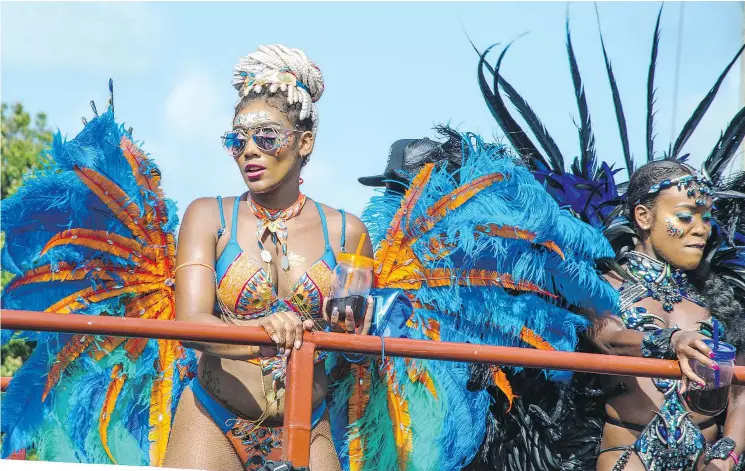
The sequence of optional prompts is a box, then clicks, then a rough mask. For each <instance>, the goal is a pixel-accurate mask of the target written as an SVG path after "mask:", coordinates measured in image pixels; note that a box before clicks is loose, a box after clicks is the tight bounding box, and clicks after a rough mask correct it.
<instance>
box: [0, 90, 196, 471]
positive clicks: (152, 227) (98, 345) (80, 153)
mask: <svg viewBox="0 0 745 471" xmlns="http://www.w3.org/2000/svg"><path fill="white" fill-rule="evenodd" d="M109 90H110V91H111V92H112V95H111V99H110V101H109V106H108V109H107V111H106V112H105V113H103V114H102V115H100V116H99V115H98V113H97V112H96V107H95V105H94V104H93V102H91V106H92V108H93V112H94V113H95V114H96V117H95V118H94V119H92V120H91V121H90V122H87V123H85V119H84V120H83V121H84V123H85V127H84V128H83V130H82V131H81V132H80V134H78V135H77V137H75V139H73V140H71V141H65V140H64V139H63V138H62V136H61V135H60V134H59V133H57V135H55V137H54V142H53V144H52V147H51V149H49V150H48V151H47V152H46V157H47V159H46V163H45V166H44V168H43V169H42V170H41V171H39V172H38V173H36V174H33V175H30V176H28V177H27V178H26V179H25V181H24V184H23V185H22V186H21V188H20V189H19V190H18V192H17V193H16V194H15V195H13V196H11V197H10V198H7V199H6V200H4V201H3V202H2V223H3V231H4V232H5V246H4V247H3V253H2V257H3V258H2V261H3V269H4V270H7V271H11V272H13V273H14V274H15V275H16V277H15V278H14V279H13V280H12V281H11V282H10V283H9V284H8V285H7V286H6V287H5V289H4V291H3V297H2V305H3V308H5V309H26V310H34V311H46V312H54V313H58V314H60V315H64V314H68V313H74V314H86V315H102V316H118V317H132V318H141V319H161V320H170V319H174V316H175V307H174V302H175V296H174V288H173V285H174V283H173V280H174V274H173V269H174V267H175V263H174V260H175V236H174V232H175V228H176V226H177V224H178V218H177V216H176V208H175V205H174V204H173V202H172V201H170V200H168V199H166V198H165V197H164V196H163V193H162V191H161V189H160V171H159V170H158V168H157V166H156V165H155V163H154V162H153V161H152V160H150V159H149V158H148V157H147V156H146V155H145V154H144V153H143V152H142V150H141V149H140V148H139V146H138V145H137V143H135V142H134V141H133V140H132V130H131V128H130V129H129V130H128V131H127V130H125V129H124V128H123V127H122V126H121V125H119V124H117V123H116V122H115V121H114V107H113V89H112V84H111V81H110V82H109ZM2 334H3V343H5V342H6V341H8V339H9V338H11V337H12V336H15V337H17V338H24V339H27V340H33V341H36V343H37V346H36V349H35V350H34V352H33V354H32V355H31V357H30V358H29V359H28V360H27V361H26V362H25V363H24V364H23V366H22V367H21V368H20V370H18V371H17V372H16V374H15V375H14V376H13V379H12V381H11V382H10V386H9V388H8V390H7V392H6V393H5V395H4V396H3V401H2V432H3V434H4V437H3V444H2V456H3V457H4V458H5V457H7V456H9V455H10V454H12V453H14V452H17V451H19V450H23V449H26V448H33V449H35V451H36V456H37V458H38V459H41V460H50V461H71V462H88V463H112V462H113V463H119V464H135V465H148V464H149V465H153V466H157V465H160V464H161V463H162V462H163V458H164V456H165V449H166V444H167V442H168V436H169V432H170V428H171V420H172V413H173V411H175V408H176V404H177V401H178V398H179V396H180V394H181V391H182V390H183V387H184V386H185V384H186V382H187V381H188V380H189V379H190V378H191V377H193V375H194V373H195V371H196V360H195V357H194V354H193V352H192V351H190V350H185V349H184V348H183V347H182V346H181V344H180V343H179V342H174V341H168V340H148V339H126V338H120V337H107V336H91V335H72V334H60V333H53V332H49V333H47V332H41V333H33V332H20V333H14V332H10V331H5V330H4V331H2Z"/></svg>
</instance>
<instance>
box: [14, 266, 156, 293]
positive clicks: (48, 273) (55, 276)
mask: <svg viewBox="0 0 745 471" xmlns="http://www.w3.org/2000/svg"><path fill="white" fill-rule="evenodd" d="M91 271H96V272H98V275H97V276H98V278H99V279H101V280H104V281H113V280H114V278H113V277H112V276H110V274H111V273H115V274H117V275H119V277H120V278H121V279H125V280H126V279H127V278H136V279H138V280H143V279H146V280H149V281H156V280H162V279H163V277H162V276H153V275H152V273H151V272H150V271H149V270H144V269H142V268H126V267H121V266H114V265H107V264H105V263H104V262H102V261H100V260H89V261H87V262H86V263H85V265H81V266H77V265H73V264H70V263H65V262H62V263H60V264H59V265H58V266H57V268H56V269H54V270H53V269H52V266H51V265H43V266H40V267H37V268H34V269H33V270H29V271H28V272H26V273H25V274H24V275H23V276H19V277H16V278H14V279H13V281H12V282H11V283H10V284H9V285H8V288H7V289H15V288H18V287H19V286H25V285H28V284H32V283H45V282H48V281H75V280H82V279H85V277H86V276H87V275H88V273H90V272H91Z"/></svg>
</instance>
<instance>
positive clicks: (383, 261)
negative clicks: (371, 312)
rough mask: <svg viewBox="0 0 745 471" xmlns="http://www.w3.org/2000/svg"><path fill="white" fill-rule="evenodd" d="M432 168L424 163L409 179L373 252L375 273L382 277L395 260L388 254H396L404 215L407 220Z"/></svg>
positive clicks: (432, 166)
mask: <svg viewBox="0 0 745 471" xmlns="http://www.w3.org/2000/svg"><path fill="white" fill-rule="evenodd" d="M433 169H434V164H427V165H425V166H424V167H422V169H421V170H420V171H419V173H418V174H417V175H416V177H414V179H413V180H412V181H411V185H409V189H408V190H406V194H405V195H404V197H403V199H402V200H401V206H400V208H399V209H398V211H396V214H395V215H394V216H393V219H392V220H391V224H390V225H389V227H388V231H387V232H386V236H385V239H383V240H382V241H381V242H380V246H379V248H378V250H377V253H376V254H375V265H376V266H375V273H376V274H377V276H378V277H380V278H382V279H386V278H387V276H388V274H389V273H390V271H391V270H392V268H393V263H394V261H395V260H396V257H395V256H394V257H391V256H389V255H390V254H391V253H392V254H394V255H395V254H397V251H398V249H399V247H400V245H401V241H402V239H403V234H404V230H403V228H402V224H403V223H404V216H405V217H406V218H407V222H408V217H409V211H411V208H413V207H414V205H416V202H417V201H419V198H420V197H421V196H422V191H423V189H424V186H425V185H426V184H427V182H428V181H429V178H430V177H431V176H432V171H433Z"/></svg>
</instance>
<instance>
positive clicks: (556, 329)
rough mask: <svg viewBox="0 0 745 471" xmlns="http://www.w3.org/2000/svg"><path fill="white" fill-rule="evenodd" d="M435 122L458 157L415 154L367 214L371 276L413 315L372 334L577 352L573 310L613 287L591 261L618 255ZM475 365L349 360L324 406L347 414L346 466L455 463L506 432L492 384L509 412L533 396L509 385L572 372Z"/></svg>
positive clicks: (508, 162) (537, 189)
mask: <svg viewBox="0 0 745 471" xmlns="http://www.w3.org/2000/svg"><path fill="white" fill-rule="evenodd" d="M443 131H444V132H445V133H446V135H448V136H449V137H450V147H451V148H452V147H455V148H457V154H458V155H457V158H456V160H458V161H459V164H457V165H452V159H450V160H447V159H446V160H440V161H439V162H438V161H437V159H438V158H437V155H440V156H442V155H443V152H441V151H439V152H430V153H428V155H429V157H430V158H432V157H433V156H435V157H434V158H432V159H430V160H435V161H436V163H435V162H431V161H430V162H429V163H427V159H426V158H425V159H423V160H422V161H421V162H420V165H418V167H419V168H420V170H419V171H418V173H416V174H410V175H408V178H405V179H404V180H407V182H406V181H405V182H403V184H404V185H405V186H407V187H408V189H407V190H406V192H405V194H403V195H402V194H400V193H396V192H395V191H391V190H388V191H386V192H385V193H384V194H383V195H382V196H377V197H374V198H373V199H372V200H371V201H370V204H369V206H368V208H367V209H366V210H365V212H364V213H363V221H364V222H365V224H366V225H367V227H368V230H369V231H370V235H371V238H372V240H373V242H374V247H375V249H376V251H375V276H376V287H378V288H379V289H384V290H385V289H388V290H390V289H395V290H399V291H400V292H401V293H402V294H403V295H404V296H405V298H406V299H407V300H408V301H409V302H410V304H411V306H412V312H411V314H410V316H408V317H407V318H405V317H398V318H388V319H383V320H382V322H380V320H379V319H376V325H377V328H378V331H377V333H378V334H379V335H384V336H390V332H391V331H395V332H398V334H397V335H396V336H399V337H408V338H416V339H427V340H437V341H448V342H467V343H479V344H487V345H503V346H521V347H525V348H536V349H541V350H547V351H550V350H563V351H572V350H574V349H575V346H576V342H577V332H578V331H579V330H581V329H582V328H583V327H584V326H585V325H586V324H587V320H586V319H585V318H584V317H583V316H581V315H579V314H577V313H576V312H574V310H575V309H574V308H584V309H592V310H594V311H597V312H606V311H611V310H614V309H615V307H616V303H617V295H616V293H615V291H614V290H613V289H612V287H611V286H610V285H609V284H607V283H606V282H605V281H604V280H603V279H602V278H601V277H600V276H599V275H598V274H597V273H596V270H595V261H596V260H598V259H600V258H605V257H612V256H613V252H612V249H611V247H610V245H609V244H608V243H607V241H606V240H605V239H604V238H603V236H602V234H601V233H600V232H599V231H597V230H595V229H593V228H592V227H590V226H588V225H587V224H584V223H582V222H581V221H579V220H578V219H576V218H575V217H574V216H572V215H571V214H570V213H569V212H568V211H564V210H561V209H560V208H559V206H558V205H557V204H556V203H555V202H554V201H553V200H552V198H551V196H550V195H549V194H548V193H547V192H546V191H545V190H544V188H543V187H542V185H540V184H539V183H538V182H537V181H536V180H535V178H534V177H533V176H532V175H531V174H530V171H529V169H528V168H527V167H526V166H525V165H523V163H522V162H521V161H520V159H517V158H513V157H512V156H511V154H510V153H508V152H507V151H506V150H505V148H503V147H501V146H498V145H494V144H486V143H484V142H483V141H482V140H481V139H480V138H479V137H478V136H476V135H473V134H464V135H458V134H457V133H454V132H453V131H451V130H447V129H444V130H443ZM428 142H429V143H431V141H428V140H422V141H420V142H419V144H421V145H427V143H428ZM453 142H455V143H457V145H455V146H454V145H453ZM416 145H417V143H416V142H415V143H413V144H411V145H410V147H411V146H414V147H415V146H416ZM410 150H411V151H412V153H416V149H410ZM425 154H427V153H425ZM480 369H481V371H480V374H481V376H482V378H481V379H482V381H476V382H474V381H473V376H474V367H472V366H470V365H468V364H462V363H452V362H443V361H434V360H418V359H404V358H390V357H385V356H383V357H382V358H377V359H374V360H373V361H372V362H370V363H369V364H359V365H353V366H352V370H351V374H350V375H349V376H348V377H346V378H344V379H343V380H341V381H340V382H339V383H338V384H336V385H335V388H334V395H333V406H332V407H331V411H332V421H334V419H335V418H338V416H342V417H343V419H342V420H341V421H340V422H341V423H342V424H343V423H345V422H347V421H348V422H349V424H350V426H349V430H348V433H347V436H346V438H347V440H346V442H345V443H344V444H343V445H340V446H338V448H341V449H342V453H341V455H342V458H343V459H342V461H343V462H345V465H346V466H345V467H347V469H350V470H386V471H387V470H396V469H409V470H458V469H462V468H463V467H465V466H466V465H467V464H468V463H469V462H471V461H472V460H473V458H474V457H475V455H476V453H477V451H478V450H479V448H480V447H481V445H482V442H483V440H484V438H485V436H486V435H487V434H489V435H491V436H492V439H493V438H494V437H495V436H498V435H499V433H500V430H496V429H495V424H494V421H493V419H492V418H491V417H490V414H489V407H490V404H491V402H492V398H491V395H490V393H489V392H488V391H487V389H486V388H487V387H489V386H491V387H493V388H495V389H496V390H498V391H499V393H498V394H499V395H500V398H501V399H502V400H503V402H502V404H503V405H504V410H501V411H499V412H498V413H499V414H504V413H506V414H510V410H511V409H513V408H523V407H526V408H527V407H528V406H529V405H524V404H523V402H522V400H521V398H519V397H517V395H516V394H515V389H514V386H515V384H514V383H513V381H517V382H518V383H519V382H520V381H521V379H520V377H521V376H522V375H527V376H530V377H532V376H536V375H537V376H542V377H544V378H547V379H548V380H551V381H566V380H568V379H569V378H570V377H571V374H570V373H567V372H559V371H544V372H543V373H540V372H527V371H524V370H522V369H521V368H500V367H497V366H493V367H481V368H480ZM541 412H542V411H541ZM544 416H545V413H544ZM497 428H498V426H497ZM337 430H338V429H337ZM340 432H343V430H341V431H340ZM340 432H339V431H337V435H336V436H337V438H339V437H340V436H341V435H342V433H340ZM339 441H341V442H343V441H344V440H339ZM512 460H513V461H514V463H513V467H514V469H533V468H528V467H526V466H527V465H528V463H530V462H531V458H530V457H527V456H520V454H519V453H517V454H515V455H514V456H513V457H512ZM499 469H501V468H499ZM535 469H539V468H535ZM540 469H543V468H540Z"/></svg>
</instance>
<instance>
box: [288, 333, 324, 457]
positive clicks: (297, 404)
mask: <svg viewBox="0 0 745 471" xmlns="http://www.w3.org/2000/svg"><path fill="white" fill-rule="evenodd" d="M315 351H316V345H315V344H314V343H312V342H307V341H306V342H303V345H302V347H300V349H299V350H293V351H292V354H291V355H290V359H289V361H288V364H287V379H286V385H285V422H284V429H283V432H282V459H284V460H286V461H291V462H292V465H293V466H296V467H299V466H309V464H310V429H311V423H310V421H311V409H312V407H313V406H312V404H311V402H312V398H313V367H314V363H313V360H314V357H315Z"/></svg>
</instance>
